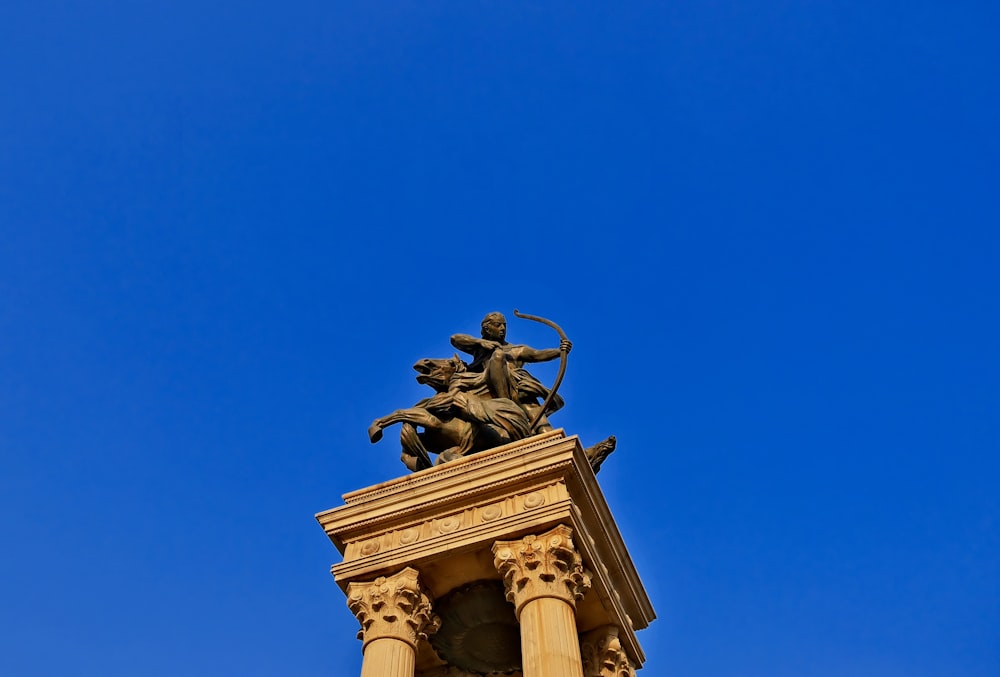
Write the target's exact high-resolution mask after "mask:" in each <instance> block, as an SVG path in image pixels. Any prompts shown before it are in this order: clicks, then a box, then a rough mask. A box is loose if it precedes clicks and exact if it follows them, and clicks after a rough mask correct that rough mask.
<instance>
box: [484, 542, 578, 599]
mask: <svg viewBox="0 0 1000 677" xmlns="http://www.w3.org/2000/svg"><path fill="white" fill-rule="evenodd" d="M493 564H494V566H495V567H496V568H497V571H499V572H500V575H501V576H503V580H504V585H505V587H506V590H507V600H508V601H510V602H512V603H513V604H514V606H515V607H516V609H517V613H518V614H519V615H520V613H521V608H522V607H523V606H524V605H525V604H526V603H527V602H529V601H531V600H533V599H538V598H540V597H556V598H558V599H562V600H564V601H566V602H568V603H569V604H570V605H572V606H576V602H577V601H578V600H581V599H583V596H584V595H585V594H586V593H587V590H589V589H590V574H589V573H588V572H587V571H586V570H585V569H584V568H583V560H582V559H581V557H580V553H578V552H577V551H576V548H575V547H574V546H573V530H572V529H570V528H569V527H567V526H565V525H562V524H560V525H558V526H556V527H555V528H553V529H552V530H551V531H548V532H547V533H544V534H539V535H532V536H525V537H524V538H522V539H520V540H517V541H497V542H496V543H494V544H493Z"/></svg>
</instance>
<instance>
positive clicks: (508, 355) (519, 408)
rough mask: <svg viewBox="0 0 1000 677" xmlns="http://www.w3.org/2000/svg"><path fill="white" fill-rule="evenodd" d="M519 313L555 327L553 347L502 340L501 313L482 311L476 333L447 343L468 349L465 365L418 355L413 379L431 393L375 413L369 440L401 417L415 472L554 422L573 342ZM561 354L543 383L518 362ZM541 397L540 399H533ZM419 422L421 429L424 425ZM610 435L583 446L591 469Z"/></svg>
mask: <svg viewBox="0 0 1000 677" xmlns="http://www.w3.org/2000/svg"><path fill="white" fill-rule="evenodd" d="M514 315H516V316H517V317H520V318H524V319H529V320H534V321H536V322H541V323H543V324H546V325H548V326H550V327H552V328H553V329H555V330H556V331H557V332H558V333H559V337H560V341H559V348H547V349H543V350H537V349H535V348H532V347H531V346H526V345H515V344H512V343H508V342H507V319H506V318H505V317H504V316H503V315H502V314H501V313H497V312H494V313H489V314H488V315H487V316H486V317H484V318H483V321H482V325H481V338H476V337H474V336H470V335H468V334H455V335H453V336H452V337H451V344H452V346H454V347H455V348H457V349H458V350H461V351H462V352H465V353H467V354H469V355H471V356H472V362H471V363H470V364H466V363H465V362H464V361H463V360H462V359H461V358H460V357H459V356H458V355H457V354H456V355H455V356H454V357H451V358H444V359H429V358H426V359H422V360H420V361H418V362H417V363H416V364H414V365H413V368H414V370H416V371H417V377H416V378H417V382H418V383H422V384H425V385H429V386H430V387H431V388H432V389H434V391H435V394H434V395H433V396H432V397H429V398H427V399H424V400H421V401H419V402H417V403H416V404H415V405H414V406H413V407H410V408H409V409H398V410H396V411H394V412H392V413H391V414H389V415H388V416H383V417H381V418H377V419H375V421H373V422H372V424H371V426H370V427H369V428H368V437H369V439H370V440H371V441H372V442H373V443H374V442H378V441H379V440H381V439H382V432H383V429H384V428H386V427H388V426H390V425H393V424H395V423H401V424H402V426H401V430H400V444H401V446H402V454H401V457H400V458H401V460H402V461H403V464H404V465H406V467H408V468H409V469H410V470H413V471H417V470H422V469H424V468H429V467H431V465H432V461H431V457H430V454H431V453H436V454H437V455H438V456H437V460H436V463H439V464H440V463H446V462H447V461H451V460H454V459H456V458H460V457H462V456H465V455H467V454H471V453H475V452H477V451H485V450H486V449H492V448H493V447H498V446H500V445H502V444H507V443H508V442H515V441H517V440H520V439H524V438H526V437H530V436H531V435H536V434H538V433H541V432H546V431H548V430H551V429H552V425H551V424H550V423H549V421H548V415H549V414H552V413H553V412H555V411H558V410H559V409H561V408H562V407H563V405H564V402H563V399H562V398H561V397H559V395H557V394H556V391H557V390H558V389H559V385H560V384H561V383H562V378H563V376H564V374H565V372H566V360H567V356H568V355H569V351H570V350H571V349H572V348H573V344H572V343H571V342H570V340H569V339H568V338H567V337H566V334H565V333H564V332H563V330H562V329H561V328H560V327H559V325H557V324H556V323H554V322H552V321H550V320H546V319H544V318H541V317H536V316H534V315H526V314H523V313H519V312H518V311H517V310H515V311H514ZM556 358H559V359H560V364H559V374H558V376H556V380H555V383H554V384H553V386H552V388H546V387H545V386H544V385H542V384H541V382H539V381H538V379H536V378H535V377H534V376H532V375H531V374H530V373H529V372H528V371H527V370H526V369H524V365H525V364H526V363H534V362H548V361H550V360H554V359H556ZM539 400H541V402H539ZM417 427H421V428H423V431H422V432H418V431H417ZM616 444H617V440H616V439H615V436H614V435H612V436H610V437H608V438H607V439H605V440H604V441H602V442H600V443H598V444H596V445H594V446H592V447H588V448H587V449H586V453H587V459H588V460H589V462H590V465H591V468H593V470H594V472H595V473H596V472H597V471H598V470H600V467H601V464H602V463H603V462H604V459H605V458H607V456H608V455H609V454H610V453H611V452H612V451H614V449H615V446H616Z"/></svg>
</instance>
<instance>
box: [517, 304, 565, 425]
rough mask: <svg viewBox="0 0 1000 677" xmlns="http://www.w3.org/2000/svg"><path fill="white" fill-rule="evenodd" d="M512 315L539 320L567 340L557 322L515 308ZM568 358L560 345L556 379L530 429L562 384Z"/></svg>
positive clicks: (539, 418) (542, 414) (536, 423)
mask: <svg viewBox="0 0 1000 677" xmlns="http://www.w3.org/2000/svg"><path fill="white" fill-rule="evenodd" d="M514 315H515V316H517V317H520V318H521V319H522V320H534V321H535V322H541V323H542V324H545V325H548V326H550V327H552V328H553V329H555V330H556V331H557V332H559V338H561V339H562V340H563V341H569V339H568V338H566V332H564V331H563V330H562V327H560V326H559V325H558V324H556V323H555V322H553V321H552V320H546V319H545V318H544V317H538V316H537V315H527V314H524V313H519V312H517V308H515V309H514ZM568 359H569V351H567V350H566V349H565V348H563V347H562V346H560V347H559V373H558V374H557V375H556V381H555V383H553V384H552V387H551V388H549V395H548V397H546V398H545V402H543V403H542V408H541V409H539V410H538V413H537V414H535V420H534V421H532V422H531V429H532V430H534V429H535V426H536V425H538V422H539V421H540V420H541V418H542V416H544V415H545V410H546V409H548V407H549V404H550V403H551V402H552V398H553V397H555V395H556V391H557V390H559V386H560V384H562V380H563V376H565V375H566V362H567V360H568Z"/></svg>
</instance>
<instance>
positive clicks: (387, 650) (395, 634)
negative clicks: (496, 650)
mask: <svg viewBox="0 0 1000 677" xmlns="http://www.w3.org/2000/svg"><path fill="white" fill-rule="evenodd" d="M347 605H348V607H350V609H351V611H352V612H354V615H355V616H357V618H358V621H360V622H361V631H360V632H359V633H358V639H361V640H363V641H364V645H363V648H362V650H363V651H364V660H363V662H362V665H361V677H413V673H414V669H415V665H416V650H417V641H418V640H421V639H427V636H428V635H430V634H433V633H434V632H435V631H436V630H437V629H438V626H439V625H440V621H439V620H438V618H437V617H436V616H435V615H434V614H433V613H432V612H431V603H430V598H429V597H428V596H427V594H426V593H425V592H424V590H423V588H422V587H421V586H420V582H419V580H418V574H417V571H416V570H415V569H411V568H409V567H407V568H406V569H403V570H402V571H400V572H399V573H397V574H394V575H392V576H388V577H386V576H380V577H378V578H376V579H375V580H374V581H371V582H370V583H350V584H349V585H348V586H347Z"/></svg>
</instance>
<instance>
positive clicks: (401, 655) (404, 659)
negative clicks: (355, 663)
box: [361, 637, 416, 677]
mask: <svg viewBox="0 0 1000 677" xmlns="http://www.w3.org/2000/svg"><path fill="white" fill-rule="evenodd" d="M415 665H416V650H415V649H414V648H413V647H412V646H410V645H409V644H407V643H406V642H404V641H402V640H399V639H396V638H395V637H381V638H379V639H376V640H372V641H371V642H369V643H368V645H367V646H366V647H365V658H364V662H362V664H361V677H413V671H414V669H415Z"/></svg>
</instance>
